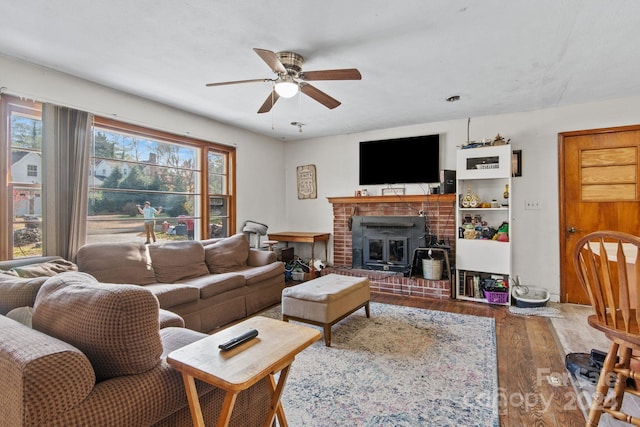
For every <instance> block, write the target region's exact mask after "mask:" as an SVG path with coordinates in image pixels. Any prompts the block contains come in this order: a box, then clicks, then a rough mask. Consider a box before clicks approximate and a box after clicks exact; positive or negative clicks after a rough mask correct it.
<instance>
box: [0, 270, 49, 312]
mask: <svg viewBox="0 0 640 427" xmlns="http://www.w3.org/2000/svg"><path fill="white" fill-rule="evenodd" d="M47 279H48V277H47V276H42V277H33V278H28V277H16V276H12V275H8V274H0V314H7V313H8V312H10V311H11V310H13V309H14V308H17V307H27V306H33V303H34V301H35V300H36V295H37V294H38V290H39V289H40V287H41V286H42V284H43V283H44V282H46V281H47Z"/></svg>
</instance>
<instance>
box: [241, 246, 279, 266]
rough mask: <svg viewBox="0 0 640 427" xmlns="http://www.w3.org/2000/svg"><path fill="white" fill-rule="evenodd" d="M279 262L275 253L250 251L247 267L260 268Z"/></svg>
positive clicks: (257, 250)
mask: <svg viewBox="0 0 640 427" xmlns="http://www.w3.org/2000/svg"><path fill="white" fill-rule="evenodd" d="M277 260H278V258H277V256H276V253H275V252H273V251H261V250H259V249H253V248H251V249H249V258H248V259H247V265H248V266H250V267H259V266H261V265H268V264H271V263H272V262H276V261H277Z"/></svg>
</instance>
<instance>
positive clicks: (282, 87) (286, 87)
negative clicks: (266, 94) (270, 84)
mask: <svg viewBox="0 0 640 427" xmlns="http://www.w3.org/2000/svg"><path fill="white" fill-rule="evenodd" d="M298 89H299V87H298V83H296V82H294V81H293V79H292V78H291V77H289V76H287V77H283V78H282V79H281V80H279V81H277V82H276V87H275V91H276V93H277V94H278V95H279V96H281V97H282V98H292V97H294V96H296V94H297V93H298Z"/></svg>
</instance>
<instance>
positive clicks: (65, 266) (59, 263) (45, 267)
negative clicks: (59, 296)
mask: <svg viewBox="0 0 640 427" xmlns="http://www.w3.org/2000/svg"><path fill="white" fill-rule="evenodd" d="M9 271H13V272H15V274H16V275H17V276H18V277H41V276H55V275H56V274H59V273H64V272H65V271H78V266H77V265H75V264H74V263H72V262H71V261H67V260H66V259H62V258H61V259H55V260H52V261H47V262H41V263H38V264H27V265H22V266H20V267H13V268H12V269H11V270H9Z"/></svg>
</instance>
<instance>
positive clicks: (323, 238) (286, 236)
mask: <svg viewBox="0 0 640 427" xmlns="http://www.w3.org/2000/svg"><path fill="white" fill-rule="evenodd" d="M330 236H331V233H315V232H310V231H282V232H278V233H269V239H273V240H278V241H281V242H291V243H311V259H315V258H316V255H315V245H316V242H324V261H325V262H327V261H328V256H329V247H328V245H329V237H330ZM309 268H310V269H311V270H313V265H310V266H309Z"/></svg>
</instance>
